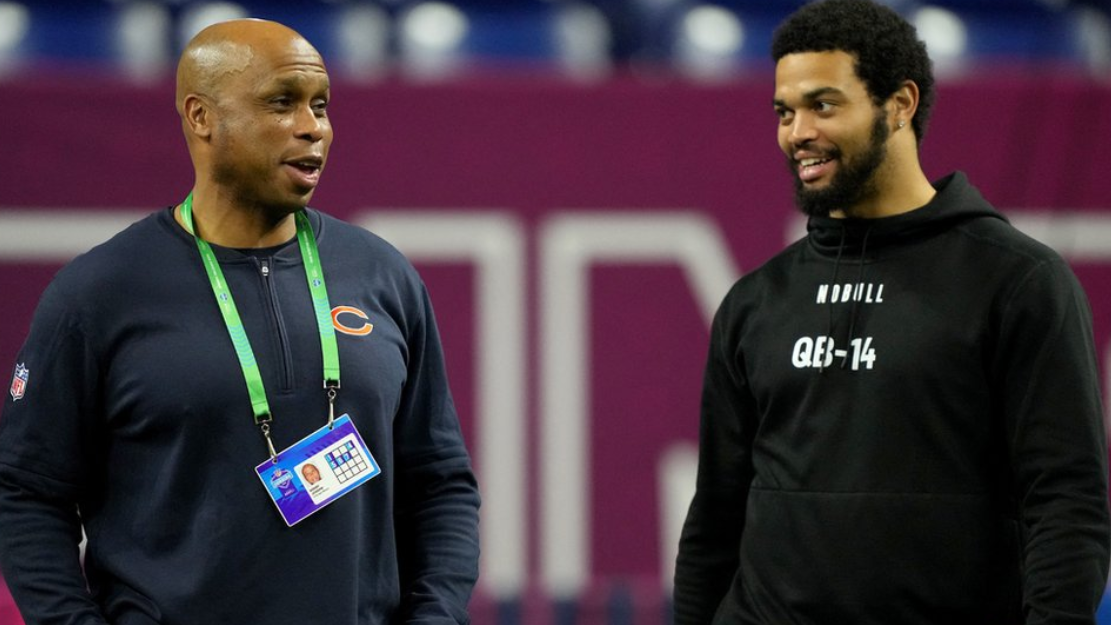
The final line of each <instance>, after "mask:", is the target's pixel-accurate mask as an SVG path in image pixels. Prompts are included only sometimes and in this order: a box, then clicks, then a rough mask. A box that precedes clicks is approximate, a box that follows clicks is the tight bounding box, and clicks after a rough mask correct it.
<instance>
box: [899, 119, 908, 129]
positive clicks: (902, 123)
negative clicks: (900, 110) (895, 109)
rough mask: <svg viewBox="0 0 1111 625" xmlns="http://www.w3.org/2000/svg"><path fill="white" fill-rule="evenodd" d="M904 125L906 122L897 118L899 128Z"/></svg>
mask: <svg viewBox="0 0 1111 625" xmlns="http://www.w3.org/2000/svg"><path fill="white" fill-rule="evenodd" d="M906 125H907V123H906V122H905V121H903V120H901V119H900V120H899V128H902V127H903V126H906Z"/></svg>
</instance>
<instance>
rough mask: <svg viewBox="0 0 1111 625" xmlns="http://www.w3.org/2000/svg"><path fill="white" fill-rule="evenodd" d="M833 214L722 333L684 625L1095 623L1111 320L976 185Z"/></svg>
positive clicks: (752, 277)
mask: <svg viewBox="0 0 1111 625" xmlns="http://www.w3.org/2000/svg"><path fill="white" fill-rule="evenodd" d="M935 186H936V188H937V190H938V193H937V195H936V196H935V198H934V199H933V200H932V201H931V202H930V203H929V204H927V205H926V206H923V207H922V208H919V209H917V210H914V211H911V212H908V213H905V214H901V215H897V216H893V217H887V218H882V219H868V220H860V219H832V218H813V219H811V220H810V223H809V226H808V230H809V235H808V236H807V237H806V238H805V239H803V240H801V241H799V242H797V243H795V244H794V245H792V246H791V247H789V248H788V249H787V250H785V251H784V252H782V253H781V254H779V255H778V256H776V257H775V258H773V259H772V260H770V261H769V262H768V263H766V264H765V265H764V266H763V267H761V268H760V269H758V270H757V271H754V272H752V273H751V274H749V275H747V276H745V277H743V278H742V279H741V280H739V281H738V282H737V284H736V285H734V287H733V289H732V290H731V291H730V293H729V295H728V296H727V297H726V298H725V301H724V302H723V304H722V306H721V308H720V309H719V311H718V314H717V316H716V318H715V321H714V325H713V331H712V337H711V344H710V353H709V358H708V363H707V368H706V374H705V382H704V390H703V398H702V414H701V431H700V451H699V468H698V485H697V492H696V494H695V497H694V501H693V502H692V504H691V508H690V512H689V514H688V517H687V521H686V524H685V526H684V528H683V535H682V540H681V542H680V549H679V558H678V562H677V571H676V580H675V584H676V588H675V611H676V624H677V625H685V624H696V623H697V624H700V625H705V624H707V623H711V622H712V623H728V624H734V623H759V624H767V625H782V624H786V623H791V624H819V623H820V624H822V625H829V624H834V623H851V624H854V625H866V624H877V625H878V624H881V623H882V624H884V625H890V624H892V623H906V624H918V623H921V624H927V623H929V624H931V625H937V624H945V625H949V624H954V623H976V624H977V625H984V624H1007V623H1022V622H1025V623H1030V624H1032V623H1089V624H1090V623H1094V614H1095V611H1096V608H1097V606H1098V604H1099V600H1100V597H1101V596H1102V593H1103V589H1104V584H1105V582H1106V576H1107V564H1108V557H1109V552H1108V537H1109V526H1108V510H1107V479H1106V467H1107V460H1106V444H1105V439H1104V431H1103V425H1102V410H1101V406H1100V395H1099V376H1098V371H1097V366H1096V361H1095V350H1094V345H1093V339H1092V328H1091V312H1090V309H1089V307H1088V303H1087V300H1086V298H1085V295H1084V293H1083V291H1082V289H1081V287H1080V286H1079V284H1078V282H1077V280H1076V278H1075V277H1074V276H1073V274H1072V272H1071V271H1070V270H1069V268H1068V266H1067V264H1066V263H1065V262H1064V261H1063V260H1062V259H1061V258H1060V257H1059V256H1058V255H1057V254H1056V253H1055V252H1053V251H1052V250H1050V249H1049V248H1047V247H1046V246H1044V245H1042V244H1040V243H1038V242H1036V241H1034V240H1033V239H1031V238H1029V237H1027V236H1025V235H1023V234H1021V233H1020V232H1018V231H1017V230H1015V229H1014V228H1013V227H1012V226H1011V225H1010V224H1009V223H1008V222H1007V221H1006V219H1005V218H1004V217H1003V216H1002V215H1000V214H999V213H998V212H996V211H995V210H994V209H993V208H992V207H991V206H990V205H989V204H988V203H987V202H986V201H985V200H984V199H983V198H982V197H981V196H980V194H979V193H978V192H977V191H976V189H975V188H973V187H972V186H971V185H970V184H969V183H968V181H967V179H966V178H965V177H964V175H963V174H960V173H957V174H954V175H951V176H949V177H948V178H946V179H944V180H942V181H940V182H939V183H937V184H936V185H935Z"/></svg>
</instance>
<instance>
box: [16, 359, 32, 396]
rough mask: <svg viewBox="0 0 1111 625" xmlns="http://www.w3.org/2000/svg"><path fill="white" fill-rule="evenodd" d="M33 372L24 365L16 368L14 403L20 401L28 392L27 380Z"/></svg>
mask: <svg viewBox="0 0 1111 625" xmlns="http://www.w3.org/2000/svg"><path fill="white" fill-rule="evenodd" d="M30 374H31V372H30V371H28V370H27V367H24V366H23V364H22V363H20V364H18V365H16V366H15V375H14V376H13V377H12V389H11V390H12V401H19V400H20V399H21V398H22V397H23V393H24V392H26V391H27V378H28V377H29V376H30Z"/></svg>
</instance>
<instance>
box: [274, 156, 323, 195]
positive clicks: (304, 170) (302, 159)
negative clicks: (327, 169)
mask: <svg viewBox="0 0 1111 625" xmlns="http://www.w3.org/2000/svg"><path fill="white" fill-rule="evenodd" d="M282 166H283V167H284V168H285V169H286V171H287V172H288V173H289V175H290V177H291V178H293V180H294V182H295V183H297V184H298V186H301V187H305V188H309V189H312V188H314V187H316V185H317V184H319V183H320V172H321V171H322V170H323V169H324V159H323V158H321V157H319V156H315V155H308V156H299V157H295V158H289V159H286V160H284V161H282Z"/></svg>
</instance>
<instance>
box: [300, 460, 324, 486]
mask: <svg viewBox="0 0 1111 625" xmlns="http://www.w3.org/2000/svg"><path fill="white" fill-rule="evenodd" d="M301 476H302V477H304V478H305V481H306V482H308V483H309V484H316V483H317V482H319V481H320V471H318V470H317V468H316V467H315V466H313V465H311V464H306V465H305V466H303V467H301Z"/></svg>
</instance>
